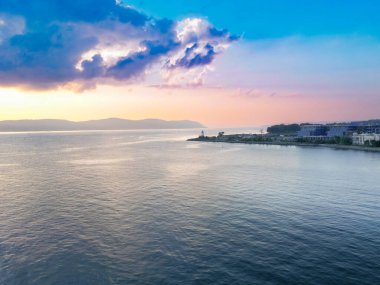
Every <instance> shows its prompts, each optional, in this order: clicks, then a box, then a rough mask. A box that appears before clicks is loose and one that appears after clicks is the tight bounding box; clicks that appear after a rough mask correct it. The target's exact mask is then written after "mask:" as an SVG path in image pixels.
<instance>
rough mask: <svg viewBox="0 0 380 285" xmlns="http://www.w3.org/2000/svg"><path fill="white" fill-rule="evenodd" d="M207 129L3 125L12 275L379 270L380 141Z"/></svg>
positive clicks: (198, 277) (352, 273)
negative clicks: (248, 137) (65, 129)
mask: <svg viewBox="0 0 380 285" xmlns="http://www.w3.org/2000/svg"><path fill="white" fill-rule="evenodd" d="M198 133H199V130H195V131H192V130H190V131H127V132H75V133H23V134H3V135H1V136H0V284H1V285H3V284H4V285H5V284H6V285H8V284H9V285H13V284H38V285H44V284H62V285H63V284H65V285H66V284H91V285H92V284H378V283H379V280H380V269H379V264H380V219H379V217H380V206H379V205H380V187H379V184H378V173H380V155H379V154H377V153H365V152H359V151H349V150H348V151H347V150H332V149H319V148H298V147H280V146H260V145H236V144H214V143H198V142H186V141H185V139H184V138H186V137H193V136H196V135H198ZM208 133H210V134H211V133H212V131H208ZM214 133H217V131H216V130H215V131H214Z"/></svg>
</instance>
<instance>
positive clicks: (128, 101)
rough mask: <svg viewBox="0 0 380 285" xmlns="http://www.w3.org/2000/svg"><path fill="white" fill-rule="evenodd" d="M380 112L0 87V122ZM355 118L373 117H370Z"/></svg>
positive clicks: (340, 116) (210, 93) (241, 120)
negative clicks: (49, 119)
mask: <svg viewBox="0 0 380 285" xmlns="http://www.w3.org/2000/svg"><path fill="white" fill-rule="evenodd" d="M353 110H355V112H353ZM364 111H365V112H364ZM377 112H378V110H377V108H376V106H374V104H371V102H370V100H368V102H366V101H362V102H360V103H359V104H358V102H356V101H355V100H349V99H346V100H338V99H336V98H335V99H329V98H318V99H316V98H314V97H311V96H310V97H307V96H290V95H289V96H282V97H281V96H269V95H265V93H263V95H258V96H256V97H254V98H252V97H249V96H244V95H241V94H240V93H239V91H238V90H235V89H218V88H206V87H205V88H201V87H200V88H196V89H169V88H157V87H143V86H123V87H122V86H118V87H115V86H99V87H98V88H97V89H94V90H87V91H84V92H83V93H75V92H73V91H70V90H63V89H62V90H53V91H44V92H38V91H22V90H17V89H14V88H3V89H0V120H17V119H42V118H51V119H67V120H73V121H83V120H90V119H102V118H110V117H119V118H126V119H135V120H137V119H145V118H159V119H164V120H184V119H188V120H195V121H199V122H201V123H203V124H205V125H206V126H209V127H213V126H215V127H216V126H220V127H222V126H223V127H238V126H260V125H267V124H274V123H292V122H318V121H345V120H357V119H370V118H375V117H376V115H377ZM357 114H363V115H364V114H365V115H366V114H369V117H365V116H363V115H362V116H360V117H359V116H357ZM371 115H372V117H371Z"/></svg>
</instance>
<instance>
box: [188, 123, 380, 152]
mask: <svg viewBox="0 0 380 285" xmlns="http://www.w3.org/2000/svg"><path fill="white" fill-rule="evenodd" d="M188 141H201V142H220V143H244V144H265V145H282V146H309V147H310V146H312V147H329V148H336V149H353V150H364V151H372V152H380V120H369V121H359V122H350V123H334V124H309V123H303V124H291V125H284V124H281V125H274V126H271V127H268V128H267V132H266V133H260V134H228V135H226V134H224V132H220V133H219V134H218V135H216V136H206V135H204V132H203V131H202V133H201V135H200V136H199V137H197V138H191V139H189V140H188Z"/></svg>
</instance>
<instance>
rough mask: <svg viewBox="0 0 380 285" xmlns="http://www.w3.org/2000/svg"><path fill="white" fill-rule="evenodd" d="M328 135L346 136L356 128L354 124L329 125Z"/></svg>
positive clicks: (331, 136) (330, 136)
mask: <svg viewBox="0 0 380 285" xmlns="http://www.w3.org/2000/svg"><path fill="white" fill-rule="evenodd" d="M328 128H329V129H328V131H327V134H326V135H327V137H329V138H333V137H344V136H347V135H348V134H349V133H350V132H352V131H353V130H354V127H353V126H352V125H328Z"/></svg>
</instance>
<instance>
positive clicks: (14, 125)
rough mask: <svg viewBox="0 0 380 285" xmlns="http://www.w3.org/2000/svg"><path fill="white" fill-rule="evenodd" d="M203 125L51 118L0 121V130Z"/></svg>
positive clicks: (194, 124)
mask: <svg viewBox="0 0 380 285" xmlns="http://www.w3.org/2000/svg"><path fill="white" fill-rule="evenodd" d="M203 127H204V126H203V125H202V124H200V123H198V122H194V121H187V120H183V121H164V120H158V119H145V120H126V119H116V118H111V119H103V120H92V121H83V122H72V121H66V120H51V119H45V120H9V121H0V132H28V131H78V130H138V129H190V128H203Z"/></svg>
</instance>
